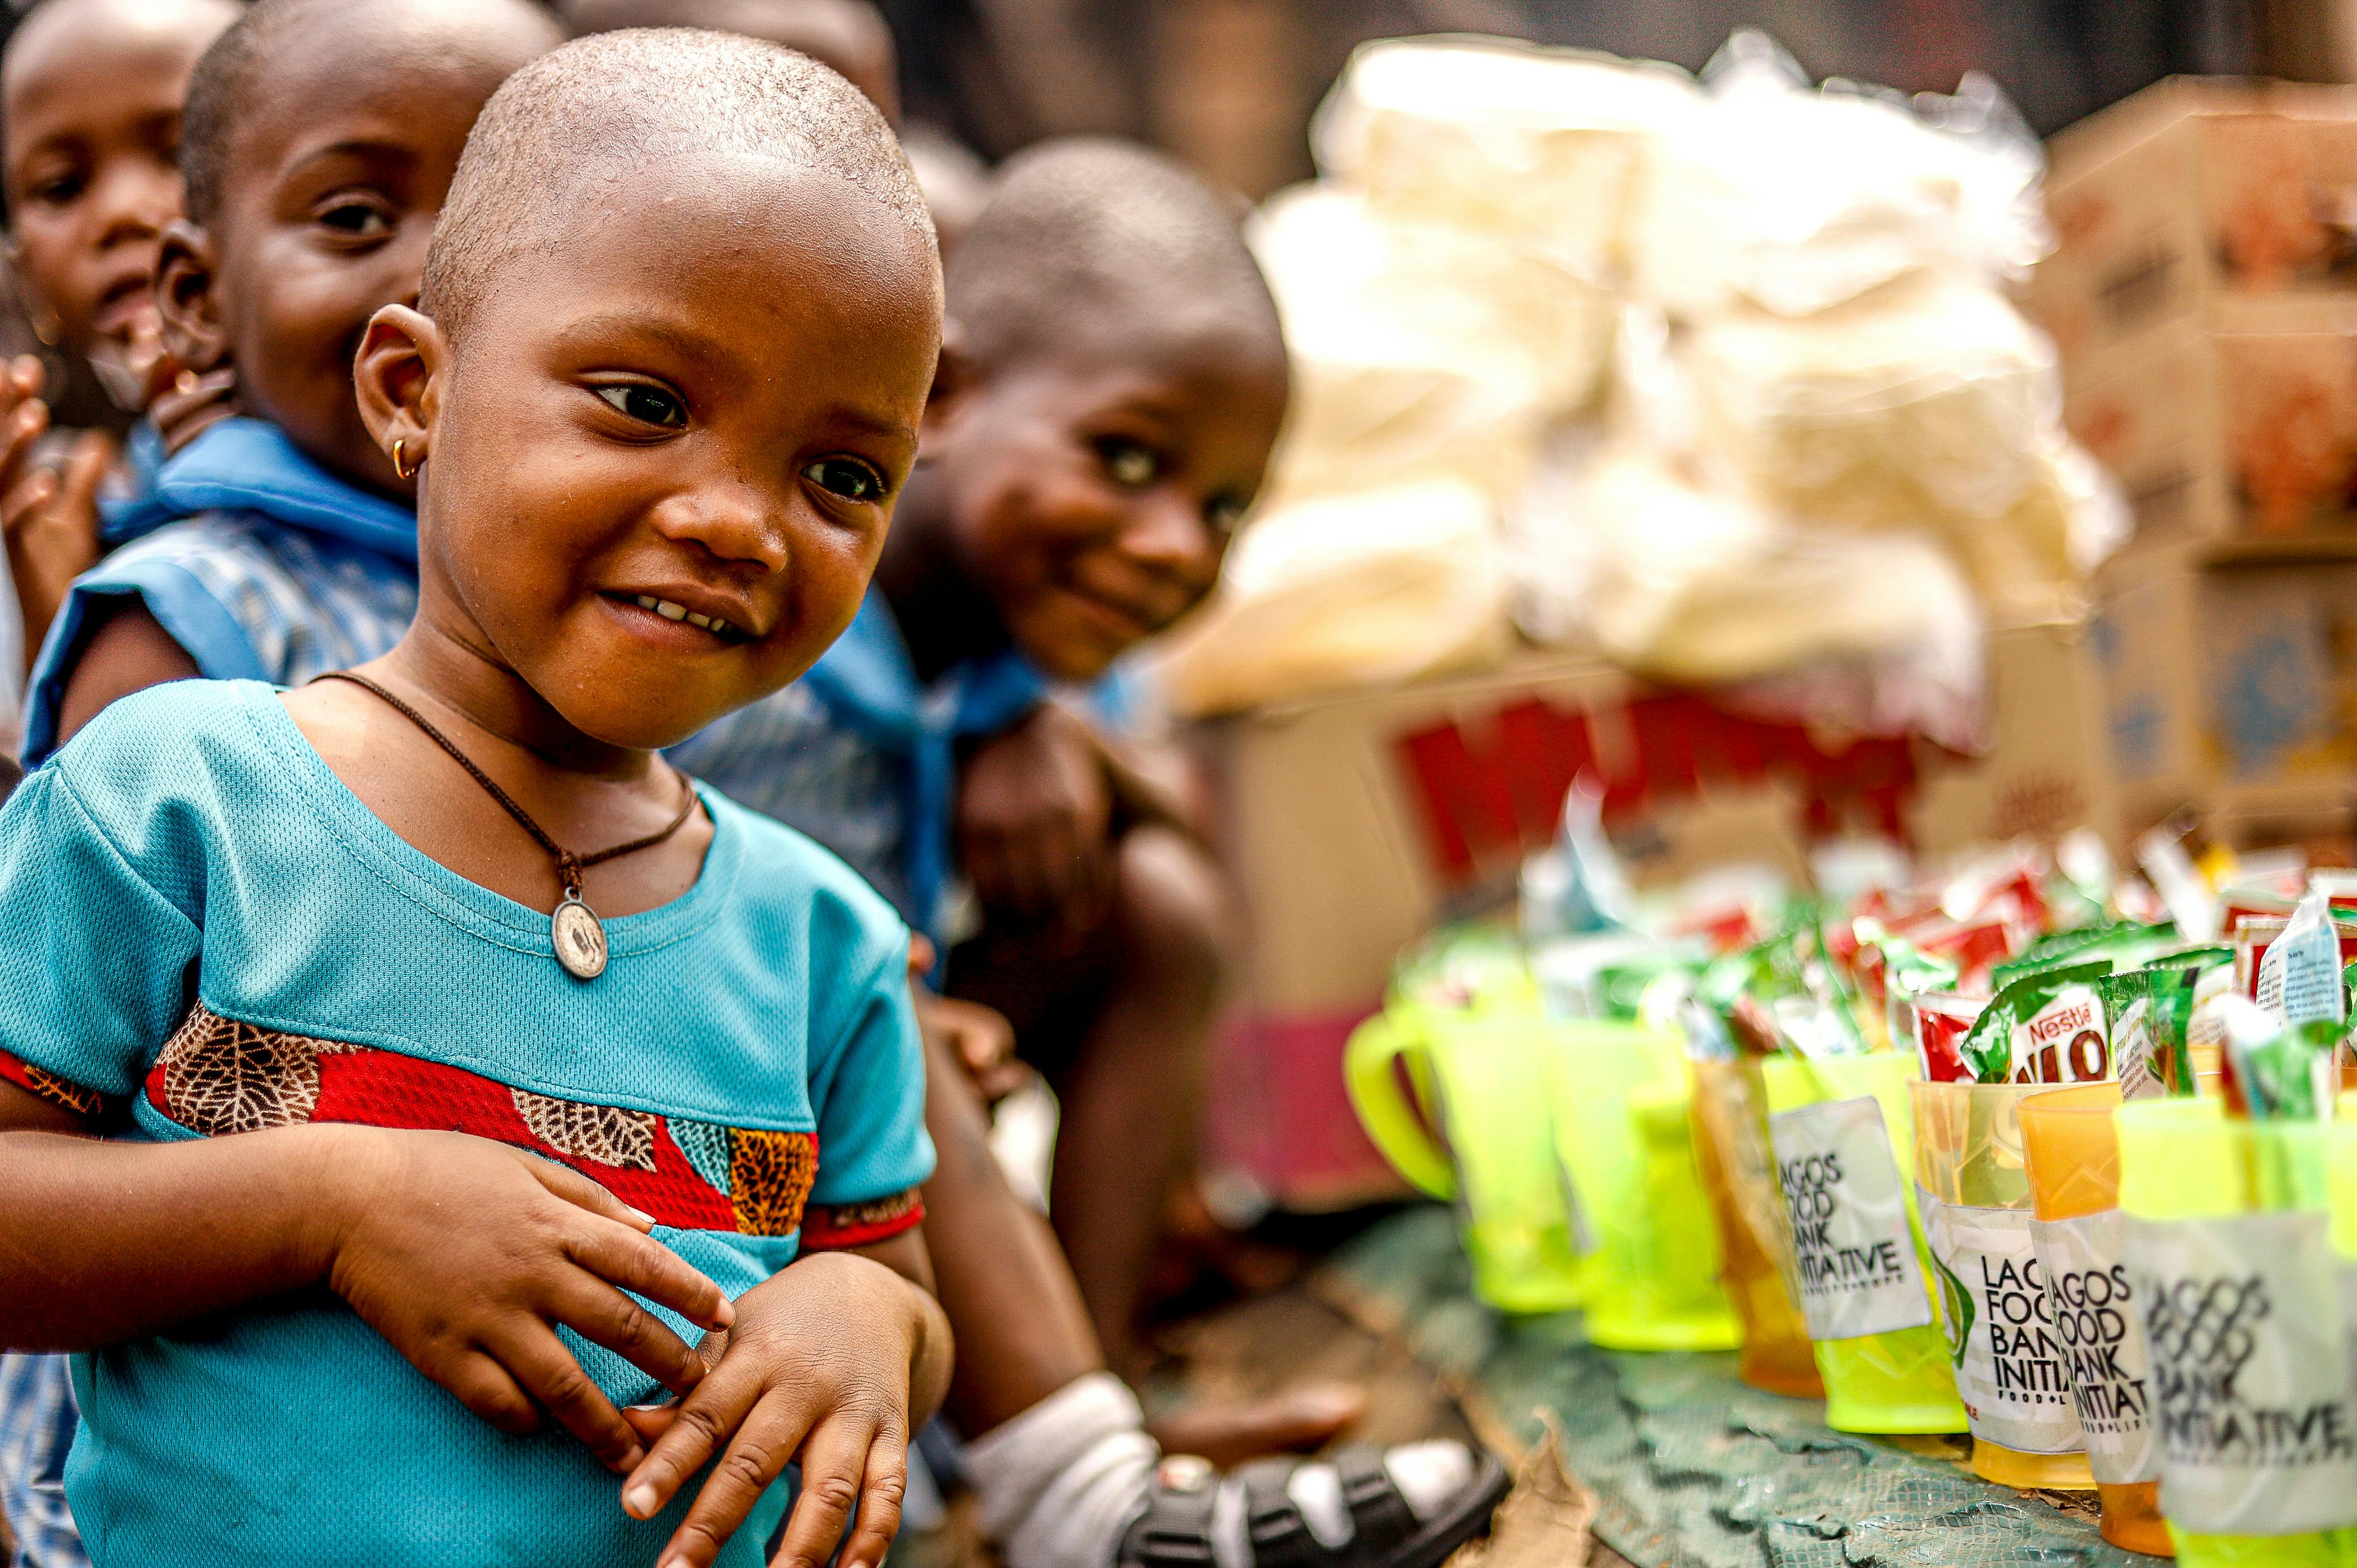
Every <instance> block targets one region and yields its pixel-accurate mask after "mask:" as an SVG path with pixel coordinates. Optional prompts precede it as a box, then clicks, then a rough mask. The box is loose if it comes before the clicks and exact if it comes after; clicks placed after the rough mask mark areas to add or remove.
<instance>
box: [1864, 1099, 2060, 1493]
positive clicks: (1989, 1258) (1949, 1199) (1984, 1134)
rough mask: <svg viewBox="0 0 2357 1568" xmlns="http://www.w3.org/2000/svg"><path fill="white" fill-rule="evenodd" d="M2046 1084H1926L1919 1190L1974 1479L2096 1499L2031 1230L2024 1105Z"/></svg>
mask: <svg viewBox="0 0 2357 1568" xmlns="http://www.w3.org/2000/svg"><path fill="white" fill-rule="evenodd" d="M2046 1087H2047V1086H2046V1085H2043V1084H2023V1083H1927V1082H1923V1081H1921V1080H1919V1081H1917V1082H1914V1083H1911V1084H1910V1085H1909V1086H1908V1088H1909V1092H1910V1094H1911V1095H1912V1096H1913V1097H1914V1101H1915V1182H1916V1186H1917V1187H1918V1188H1919V1191H1918V1193H1917V1199H1918V1206H1919V1208H1923V1209H1924V1214H1923V1221H1924V1223H1923V1229H1924V1238H1925V1240H1926V1241H1927V1242H1928V1243H1929V1245H1930V1247H1931V1251H1932V1266H1933V1267H1934V1268H1935V1269H1937V1270H1938V1272H1939V1279H1938V1283H1939V1285H1940V1289H1939V1291H1938V1293H1937V1294H1938V1296H1939V1302H1940V1316H1941V1320H1942V1321H1943V1323H1944V1324H1945V1325H1946V1326H1947V1331H1948V1348H1949V1350H1948V1353H1949V1360H1950V1363H1951V1364H1952V1365H1953V1367H1954V1369H1955V1371H1956V1392H1957V1395H1958V1397H1959V1398H1960V1399H1962V1400H1963V1401H1964V1416H1965V1419H1966V1421H1967V1422H1968V1423H1970V1425H1971V1427H1972V1433H1973V1474H1975V1476H1978V1477H1981V1478H1982V1479H1983V1480H1985V1481H1995V1482H1997V1483H1998V1484H1999V1485H2002V1486H2007V1487H2049V1488H2053V1489H2056V1490H2061V1491H2079V1492H2092V1491H2093V1490H2094V1489H2095V1474H2094V1472H2093V1470H2091V1469H2089V1468H2088V1467H2087V1452H2086V1447H2085V1442H2086V1440H2085V1438H2084V1437H2083V1435H2082V1434H2081V1433H2080V1431H2079V1416H2078V1412H2077V1408H2076V1406H2075V1405H2074V1404H2073V1402H2072V1398H2071V1374H2070V1368H2069V1363H2068V1360H2067V1359H2066V1358H2065V1357H2064V1355H2063V1351H2062V1341H2061V1337H2060V1336H2059V1335H2058V1334H2057V1333H2056V1332H2055V1328H2054V1323H2053V1317H2052V1306H2051V1304H2050V1303H2049V1302H2048V1300H2047V1298H2046V1278H2045V1274H2044V1273H2043V1272H2042V1271H2041V1270H2040V1269H2039V1268H2038V1266H2037V1249H2036V1246H2035V1243H2034V1242H2033V1241H2032V1240H2031V1239H2030V1232H2029V1171H2028V1170H2027V1169H2026V1168H2025V1166H2024V1165H2023V1163H2022V1157H2021V1118H2020V1115H2019V1113H2018V1112H2019V1107H2020V1104H2021V1101H2022V1099H2023V1097H2024V1096H2025V1095H2030V1094H2036V1093H2038V1092H2039V1091H2040V1090H2042V1089H2044V1088H2046Z"/></svg>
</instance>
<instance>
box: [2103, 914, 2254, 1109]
mask: <svg viewBox="0 0 2357 1568" xmlns="http://www.w3.org/2000/svg"><path fill="white" fill-rule="evenodd" d="M2233 953H2234V950H2233V949H2232V948H2227V947H2208V948H2189V949H2186V950H2182V951H2179V952H2173V953H2170V954H2169V956H2168V957H2166V958H2164V959H2161V960H2159V961H2157V962H2154V963H2149V964H2147V965H2145V966H2144V967H2143V968H2141V969H2132V970H2126V971H2123V972H2119V973H2116V974H2111V975H2106V976H2104V977H2103V978H2102V979H2100V980H2098V981H2096V982H2095V990H2096V993H2097V994H2099V995H2100V996H2102V997H2103V999H2104V1017H2105V1018H2106V1020H2107V1021H2108V1022H2109V1025H2110V1028H2111V1038H2112V1070H2113V1073H2114V1075H2115V1077H2117V1078H2118V1079H2119V1080H2120V1098H2121V1099H2122V1100H2146V1099H2153V1098H2157V1097H2159V1096H2162V1095H2188V1094H2191V1093H2192V1092H2193V1088H2194V1086H2193V1060H2192V1056H2191V1053H2190V1049H2189V1040H2190V1027H2191V1025H2192V1022H2193V1011H2194V1005H2195V1003H2196V1002H2197V1001H2198V1000H2199V999H2200V997H2201V994H2202V991H2201V986H2202V982H2203V979H2204V977H2205V976H2209V977H2212V980H2213V983H2212V987H2211V990H2212V993H2216V992H2218V991H2221V990H2222V989H2224V988H2225V986H2226V985H2227V984H2228V983H2230V978H2231V976H2232V974H2233Z"/></svg>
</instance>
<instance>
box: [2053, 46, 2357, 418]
mask: <svg viewBox="0 0 2357 1568" xmlns="http://www.w3.org/2000/svg"><path fill="white" fill-rule="evenodd" d="M2048 159H2049V163H2048V172H2047V177H2046V186H2045V192H2046V206H2047V211H2048V214H2049V216H2050V218H2051V220H2052V222H2053V226H2054V234H2055V250H2054V253H2053V254H2052V255H2051V256H2050V257H2048V258H2047V259H2046V260H2045V261H2044V262H2042V263H2040V265H2039V267H2038V269H2037V272H2036V274H2035V275H2034V277H2033V278H2032V279H2031V281H2030V282H2029V285H2028V286H2027V287H2026V289H2025V290H2024V295H2023V299H2024V304H2025V305H2026V306H2028V307H2029V313H2030V314H2031V315H2032V316H2034V317H2037V318H2038V319H2039V321H2040V323H2041V324H2042V325H2043V326H2044V327H2045V328H2046V329H2047V330H2048V331H2049V332H2050V333H2052V334H2053V335H2054V339H2055V342H2056V344H2057V345H2058V346H2059V347H2060V348H2061V350H2062V355H2063V360H2064V362H2065V366H2066V372H2067V368H2068V367H2069V366H2071V365H2072V363H2073V362H2074V361H2077V360H2081V359H2083V357H2084V356H2086V355H2089V354H2093V353H2101V352H2104V351H2106V350H2109V349H2114V348H2117V347H2119V346H2121V345H2123V344H2125V343H2126V342H2128V341H2130V340H2132V339H2133V338H2136V337H2137V336H2139V335H2141V334H2143V333H2145V332H2148V331H2151V330H2154V329H2156V328H2162V327H2166V326H2168V325H2169V324H2170V323H2172V322H2178V321H2184V320H2189V319H2190V320H2194V321H2203V320H2206V319H2208V317H2210V316H2211V314H2212V310H2213V309H2214V307H2215V306H2216V303H2217V302H2218V301H2219V300H2220V299H2221V298H2222V297H2224V296H2227V295H2234V294H2238V293H2246V292H2247V293H2258V294H2280V293H2284V292H2295V293H2298V292H2306V293H2311V294H2312V293H2317V292H2328V293H2339V292H2345V291H2347V290H2349V289H2350V288H2352V286H2357V250H2352V244H2351V235H2350V204H2351V200H2352V193H2357V89H2351V88H2346V87H2312V86H2304V85H2295V84H2291V83H2284V82H2239V81H2218V80H2203V79H2199V78H2191V77H2180V78H2176V79H2173V80H2171V81H2164V82H2161V83H2159V84H2158V85H2156V86H2153V87H2150V88H2147V89H2146V90H2145V91H2142V92H2139V93H2137V94H2136V95H2135V96H2134V97H2132V98H2128V99H2126V100H2124V101H2123V102H2119V103H2115V104H2114V105H2113V106H2112V107H2110V108H2108V109H2105V110H2104V111H2103V112H2102V113H2097V114H2094V115H2092V116H2090V117H2089V118H2088V119H2086V120H2083V121H2082V122H2080V123H2079V124H2076V125H2073V126H2072V127H2070V128H2069V129H2067V130H2065V131H2063V132H2062V133H2061V134H2059V135H2057V136H2055V137H2054V138H2053V140H2052V142H2051V143H2050V145H2049V148H2048Z"/></svg>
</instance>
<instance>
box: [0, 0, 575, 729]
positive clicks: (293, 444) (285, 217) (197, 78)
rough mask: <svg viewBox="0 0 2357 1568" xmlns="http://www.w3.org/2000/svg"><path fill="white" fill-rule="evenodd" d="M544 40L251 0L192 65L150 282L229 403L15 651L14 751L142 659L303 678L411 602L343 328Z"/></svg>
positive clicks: (402, 529)
mask: <svg viewBox="0 0 2357 1568" xmlns="http://www.w3.org/2000/svg"><path fill="white" fill-rule="evenodd" d="M561 38H562V34H561V33H560V32H559V30H558V28H557V27H556V25H555V23H554V21H553V20H552V19H551V18H550V17H549V16H547V14H546V13H545V12H544V11H542V10H541V9H540V8H539V7H537V6H534V5H530V4H528V3H527V0H486V3H485V4H483V5H479V6H470V7H457V6H451V5H434V4H423V3H408V4H398V5H371V6H366V7H354V6H349V5H324V4H323V5H287V4H271V3H269V0H264V4H263V5H258V6H256V7H254V8H253V10H252V11H250V12H249V13H248V14H247V16H245V18H244V19H243V20H242V22H241V23H240V24H239V25H238V26H237V27H233V28H232V29H231V31H230V32H229V33H228V34H227V35H225V36H224V37H223V38H221V41H220V42H218V43H216V44H215V45H214V46H213V47H212V48H210V50H208V51H207V53H206V55H205V57H204V59H202V60H201V61H199V64H198V67H197V70H196V72H195V74H194V76H193V77H192V79H191V80H190V83H189V89H188V110H187V115H186V125H185V130H184V133H183V136H182V149H181V164H182V166H183V168H184V170H185V171H186V175H187V182H188V198H187V208H188V217H187V218H186V219H185V220H181V221H179V222H176V223H174V224H172V225H171V226H170V227H169V228H168V229H167V231H166V232H165V235H164V240H163V246H162V258H161V261H160V263H159V266H158V274H157V283H156V296H157V303H158V305H159V306H160V308H161V311H162V315H163V321H164V332H165V338H166V343H167V347H168V348H169V349H170V350H171V351H172V353H173V354H174V356H175V357H176V358H177V359H178V360H179V361H180V362H181V363H182V364H184V365H186V366H188V368H189V370H190V371H192V372H194V373H197V374H199V375H202V374H205V373H208V372H216V371H221V370H224V369H233V370H234V371H235V375H236V381H237V396H238V400H239V403H240V405H241V408H242V413H243V415H244V417H242V418H237V419H231V420H228V421H225V422H223V423H221V424H217V425H215V426H214V427H213V428H211V429H210V430H208V431H207V432H205V433H204V434H203V435H199V437H198V438H197V439H196V440H195V441H194V442H193V443H192V444H190V445H189V446H188V447H186V448H185V449H184V450H182V451H181V452H180V453H178V455H177V456H174V457H173V458H171V459H170V460H169V461H167V463H166V464H165V465H164V467H163V469H162V471H161V472H160V473H159V474H158V475H157V477H156V485H155V487H154V489H153V491H152V492H151V493H150V494H149V495H148V496H147V497H146V498H145V500H144V501H143V502H142V503H141V504H139V505H138V506H136V507H135V508H133V509H132V510H130V511H129V512H128V513H127V514H125V515H124V516H121V517H119V518H117V519H116V520H115V521H114V524H113V529H112V531H111V532H113V535H114V537H115V539H116V540H117V541H119V542H124V545H123V547H122V548H119V549H117V550H116V551H115V552H114V553H113V554H112V555H111V556H109V557H108V558H107V559H106V560H104V561H103V562H102V563H101V564H99V565H98V566H97V567H96V568H95V569H94V570H92V571H91V572H89V573H87V574H85V575H83V576H82V577H81V579H80V580H78V581H77V582H76V583H75V585H74V586H73V589H72V591H71V593H70V595H69V596H67V598H66V600H65V603H64V605H63V607H61V608H60V610H59V615H58V620H59V625H58V627H57V628H56V630H55V631H54V633H53V635H52V636H51V637H50V639H49V641H48V647H47V648H46V649H45V650H43V654H42V657H41V660H40V661H39V663H38V665H37V666H36V668H35V670H34V672H33V678H32V682H31V688H30V691H29V693H28V697H27V704H26V706H27V713H26V725H25V744H24V753H23V755H24V759H25V761H26V762H27V763H34V762H38V761H40V760H41V759H42V758H43V757H47V756H48V753H49V752H50V751H51V750H53V749H54V748H55V747H56V746H58V745H59V744H60V743H61V742H62V741H63V740H65V739H66V738H67V737H68V736H71V735H72V734H73V733H74V732H75V731H76V730H78V729H80V728H81V726H82V725H85V724H87V723H89V722H90V720H91V717H92V716H94V715H95V714H97V713H98V712H99V711H100V710H101V709H102V708H104V707H105V706H106V704H107V703H110V702H112V701H113V700H114V699H115V698H117V697H120V696H122V695H124V694H125V693H129V692H134V691H137V690H139V689H140V688H142V687H145V686H150V685H154V684H156V682H159V681H167V680H175V679H178V678H181V677H185V676H189V675H202V676H205V677H208V678H211V679H253V680H265V681H270V682H274V683H276V684H280V685H294V684H299V683H300V682H304V681H307V680H309V679H310V678H311V677H312V676H314V675H316V674H318V673H319V672H320V671H326V670H338V669H343V668H345V667H347V666H349V665H352V664H356V663H360V662H361V661H362V660H368V659H372V658H375V657H376V656H378V655H379V654H382V653H383V652H384V651H385V650H387V649H389V648H391V647H392V646H393V642H394V640H395V639H398V638H399V637H400V635H401V633H402V631H403V629H404V628H406V627H407V626H408V625H409V621H410V617H411V615H412V614H413V612H414V610H415V607H416V602H417V588H416V576H417V567H416V558H417V546H416V520H415V515H414V510H413V509H414V496H415V489H416V487H415V484H414V480H411V479H406V478H403V477H402V476H401V475H399V474H397V473H396V472H394V470H393V464H392V462H391V461H390V460H389V459H388V458H387V457H386V456H384V454H382V452H380V451H378V450H377V449H376V447H375V446H373V445H372V444H371V441H370V440H369V435H368V431H367V428H366V427H365V426H364V425H363V424H361V417H360V411H359V408H358V407H357V405H356V404H355V403H354V402H353V399H352V385H351V364H352V350H353V349H354V347H355V346H356V345H357V343H358V342H359V339H360V334H361V328H363V327H364V326H365V325H366V323H367V321H368V318H369V316H370V314H371V312H373V311H374V310H375V309H376V308H377V307H378V306H382V305H385V304H387V303H393V302H401V301H406V300H412V299H414V298H415V297H416V296H417V289H418V284H419V277H420V273H421V269H422V268H423V266H424V263H425V242H426V239H427V237H428V236H429V235H430V234H431V233H432V232H433V229H434V220H435V217H436V213H437V212H438V211H439V210H440V208H441V205H442V200H443V197H444V195H445V193H446V192H447V190H448V188H449V184H450V178H451V175H452V173H453V172H454V171H455V170H456V169H457V163H458V153H459V149H460V148H461V147H462V146H464V145H465V144H466V139H467V133H468V128H469V127H470V126H472V125H473V124H474V121H475V116H476V114H477V113H478V112H479V111H480V109H481V108H482V105H483V102H484V101H485V100H486V99H488V98H489V97H490V95H491V93H492V91H493V90H495V89H496V88H497V87H498V86H499V85H500V82H501V81H504V80H505V79H506V77H507V76H508V74H509V73H510V72H511V71H512V70H515V69H516V68H517V67H518V66H520V65H522V64H523V63H524V62H525V61H526V60H529V59H532V58H533V56H535V55H538V54H541V53H543V52H544V51H545V50H547V49H549V48H554V46H555V45H556V44H557V43H558V42H559V41H560V40H561ZM265 64H266V65H267V66H268V68H269V70H268V74H267V75H266V76H265V75H264V72H263V70H262V68H263V67H264V65H265ZM265 86H266V91H265Z"/></svg>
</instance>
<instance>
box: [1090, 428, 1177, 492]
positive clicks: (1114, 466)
mask: <svg viewBox="0 0 2357 1568" xmlns="http://www.w3.org/2000/svg"><path fill="white" fill-rule="evenodd" d="M1096 446H1097V457H1098V460H1099V461H1101V462H1103V464H1104V469H1105V472H1106V473H1107V474H1109V475H1111V476H1112V477H1113V482H1114V484H1116V485H1119V486H1121V487H1122V488H1123V489H1132V490H1135V489H1143V488H1145V487H1146V486H1147V485H1150V484H1152V483H1153V482H1154V481H1155V480H1156V479H1157V478H1161V477H1162V459H1161V458H1160V457H1158V456H1156V455H1155V454H1154V451H1153V449H1152V448H1150V447H1146V446H1140V445H1138V444H1137V443H1136V442H1135V441H1125V440H1123V439H1122V438H1121V437H1119V436H1111V435H1109V436H1106V437H1105V438H1104V439H1103V440H1101V441H1099V442H1098V443H1097V444H1096Z"/></svg>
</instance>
